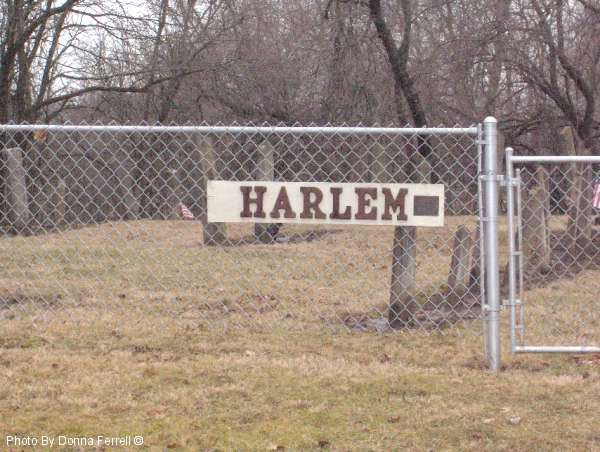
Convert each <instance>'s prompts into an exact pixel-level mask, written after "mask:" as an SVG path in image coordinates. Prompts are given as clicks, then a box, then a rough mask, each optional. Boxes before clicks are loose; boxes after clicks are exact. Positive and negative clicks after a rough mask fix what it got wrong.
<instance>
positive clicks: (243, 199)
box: [207, 180, 444, 227]
mask: <svg viewBox="0 0 600 452" xmlns="http://www.w3.org/2000/svg"><path fill="white" fill-rule="evenodd" d="M207 199H208V206H207V208H208V215H207V216H208V218H207V219H208V222H210V223H295V224H360V225H396V226H425V227H439V226H443V225H444V185H441V184H377V183H331V182H262V181H250V182H234V181H221V180H211V181H208V185H207Z"/></svg>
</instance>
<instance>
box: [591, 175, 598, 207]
mask: <svg viewBox="0 0 600 452" xmlns="http://www.w3.org/2000/svg"><path fill="white" fill-rule="evenodd" d="M593 187H594V197H593V200H592V205H593V206H594V208H595V209H600V180H596V181H595V182H594V185H593Z"/></svg>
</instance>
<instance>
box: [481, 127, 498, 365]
mask: <svg viewBox="0 0 600 452" xmlns="http://www.w3.org/2000/svg"><path fill="white" fill-rule="evenodd" d="M483 127H484V137H485V153H484V167H483V178H484V186H485V217H486V218H485V222H484V227H485V234H484V237H485V243H484V247H485V275H486V301H487V303H486V306H484V307H483V308H484V310H485V316H486V319H487V337H486V341H487V347H486V350H487V361H488V365H489V368H490V370H491V371H493V372H497V371H498V370H499V369H500V270H499V267H500V266H499V262H498V260H499V258H498V256H499V254H498V186H499V180H498V174H497V171H498V168H497V159H496V155H497V149H496V148H497V139H498V121H497V120H496V119H495V118H492V117H488V118H486V119H485V121H484V122H483Z"/></svg>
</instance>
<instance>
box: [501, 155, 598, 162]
mask: <svg viewBox="0 0 600 452" xmlns="http://www.w3.org/2000/svg"><path fill="white" fill-rule="evenodd" d="M508 159H509V161H511V162H513V163H600V156H598V155H554V156H550V155H546V156H544V155H509V156H508Z"/></svg>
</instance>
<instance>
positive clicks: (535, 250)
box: [521, 180, 551, 274]
mask: <svg viewBox="0 0 600 452" xmlns="http://www.w3.org/2000/svg"><path fill="white" fill-rule="evenodd" d="M535 182H536V183H535V185H533V187H531V188H529V189H528V188H527V187H524V188H523V207H522V216H523V218H522V219H521V224H522V233H523V250H522V251H523V260H524V264H525V273H530V274H531V273H538V272H542V273H545V272H548V271H549V270H550V265H551V253H550V246H549V243H550V242H549V239H548V222H547V218H546V196H547V193H546V187H544V186H543V185H541V184H540V183H539V181H538V180H536V181H535Z"/></svg>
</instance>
